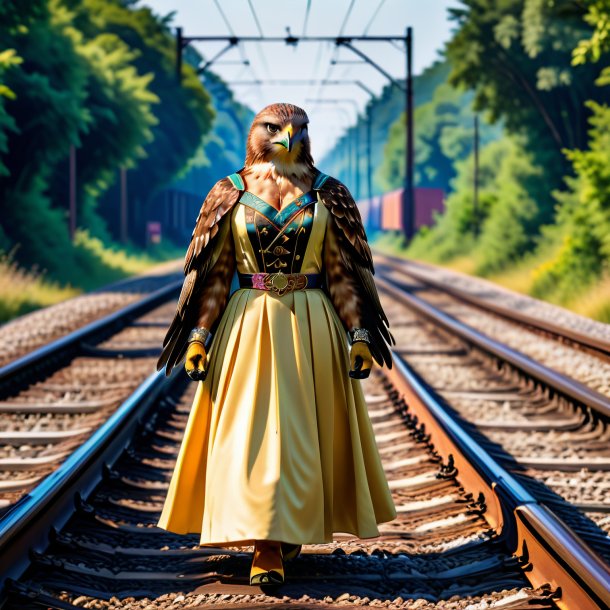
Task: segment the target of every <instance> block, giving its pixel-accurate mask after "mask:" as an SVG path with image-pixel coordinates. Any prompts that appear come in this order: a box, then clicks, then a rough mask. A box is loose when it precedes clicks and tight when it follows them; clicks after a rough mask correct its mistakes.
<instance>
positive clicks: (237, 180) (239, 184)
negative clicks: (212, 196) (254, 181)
mask: <svg viewBox="0 0 610 610" xmlns="http://www.w3.org/2000/svg"><path fill="white" fill-rule="evenodd" d="M227 178H228V179H229V180H230V181H231V182H232V183H233V186H234V187H235V188H236V189H237V190H238V191H243V190H244V189H245V188H246V185H245V184H244V181H243V178H242V177H241V176H240V175H239V174H238V173H235V174H231V175H230V176H227Z"/></svg>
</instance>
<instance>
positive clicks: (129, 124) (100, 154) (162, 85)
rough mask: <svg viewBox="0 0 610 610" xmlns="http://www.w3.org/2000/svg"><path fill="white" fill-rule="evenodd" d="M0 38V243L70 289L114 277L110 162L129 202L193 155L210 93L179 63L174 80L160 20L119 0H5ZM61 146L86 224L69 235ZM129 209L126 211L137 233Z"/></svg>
mask: <svg viewBox="0 0 610 610" xmlns="http://www.w3.org/2000/svg"><path fill="white" fill-rule="evenodd" d="M0 39H1V40H2V44H3V47H2V48H0V218H1V220H0V248H1V249H2V250H4V251H9V250H11V251H13V252H14V253H15V256H16V257H17V262H18V263H19V264H21V265H23V266H25V267H32V266H33V265H38V266H39V267H42V268H43V270H44V272H45V273H46V274H47V275H48V276H50V277H52V278H54V279H55V280H57V281H60V282H64V283H74V284H77V285H78V286H80V287H82V288H88V287H91V286H93V285H97V283H98V282H99V281H101V280H105V281H108V280H110V279H114V278H116V277H118V276H120V277H122V276H124V275H125V273H126V271H127V270H129V269H133V268H134V267H130V266H129V265H127V266H125V265H123V266H122V267H121V266H120V265H119V267H120V268H119V267H117V266H116V264H115V263H116V259H117V257H119V258H120V256H124V255H125V250H124V248H123V249H122V250H121V252H122V253H123V254H121V253H120V252H119V251H117V253H116V256H108V252H109V251H110V250H113V249H114V248H113V246H112V245H110V244H109V241H110V234H109V233H108V231H106V229H105V226H104V224H103V222H101V220H100V213H101V214H102V215H105V212H106V209H105V205H106V203H107V201H106V200H105V198H104V195H105V193H107V192H108V189H109V187H110V186H111V185H112V183H113V182H114V181H115V178H116V175H117V173H118V169H119V168H121V167H126V168H130V184H129V188H130V197H131V200H132V201H140V202H141V204H143V205H145V204H146V203H147V201H148V200H149V199H150V197H151V195H152V194H153V193H154V192H155V191H156V190H158V189H159V188H162V187H163V186H164V185H166V184H168V183H169V182H170V181H171V180H173V179H174V178H175V177H176V176H177V175H179V174H180V173H181V172H182V171H183V168H185V166H188V165H189V161H190V159H191V158H192V157H194V156H195V155H196V153H198V152H199V153H201V145H202V141H203V138H204V137H205V136H206V134H207V133H208V132H209V130H210V126H211V122H212V118H213V110H212V108H211V104H210V96H209V95H208V93H207V92H206V90H205V88H204V87H203V86H202V84H201V82H200V81H199V79H198V78H197V75H196V73H195V71H194V69H193V68H192V67H191V66H189V65H188V64H185V65H184V68H183V75H182V76H183V79H182V84H179V83H178V82H177V80H176V78H175V73H174V53H175V41H174V39H173V36H172V35H171V33H170V31H169V29H168V20H167V19H163V18H159V17H157V16H155V15H154V14H153V13H152V12H151V10H150V9H148V8H136V7H135V3H133V2H130V1H126V0H29V1H28V2H21V1H18V0H5V1H4V2H3V3H1V4H0ZM71 146H74V147H75V149H76V162H77V189H78V192H77V203H78V209H77V221H78V224H79V226H80V227H84V228H88V229H89V230H90V231H91V232H92V234H89V233H82V232H79V233H78V235H81V236H82V235H84V234H86V235H87V239H86V240H84V241H83V240H82V239H80V240H79V239H78V238H77V239H76V241H75V243H72V242H71V240H70V237H69V235H68V230H67V224H68V223H67V220H68V219H67V213H66V212H67V204H68V198H69V196H68V195H69V193H68V190H69V188H68V187H69V185H68V173H69V172H68V159H69V153H70V148H71ZM100 201H101V208H100ZM137 212H138V210H137V209H136V210H131V213H130V220H131V222H132V229H134V233H135V232H136V231H137V233H138V234H140V233H143V231H142V230H141V225H142V224H143V220H142V214H139V213H137ZM106 218H107V219H110V220H114V218H112V215H111V214H109V215H106ZM96 238H97V239H98V240H99V238H102V239H103V242H101V241H95V240H96ZM166 253H167V252H166ZM41 261H43V262H42V264H40V263H41Z"/></svg>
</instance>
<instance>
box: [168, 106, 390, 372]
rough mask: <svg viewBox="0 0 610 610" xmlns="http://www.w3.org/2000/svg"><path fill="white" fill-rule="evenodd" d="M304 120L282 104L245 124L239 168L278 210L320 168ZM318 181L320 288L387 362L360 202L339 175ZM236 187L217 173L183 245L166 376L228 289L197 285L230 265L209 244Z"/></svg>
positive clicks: (381, 361) (235, 197) (380, 361)
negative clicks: (322, 217)
mask: <svg viewBox="0 0 610 610" xmlns="http://www.w3.org/2000/svg"><path fill="white" fill-rule="evenodd" d="M308 123H309V120H308V118H307V114H306V113H305V111H304V110H302V109H301V108H299V107H297V106H294V105H292V104H287V103H280V104H273V105H270V106H267V107H266V108H264V109H263V110H261V111H260V112H259V113H258V114H257V115H256V117H255V118H254V121H253V123H252V126H251V128H250V131H249V134H248V140H247V148H246V159H245V164H244V167H242V168H241V169H240V170H239V171H238V172H237V173H238V174H239V175H240V176H241V177H242V178H243V179H244V181H245V182H246V183H247V185H248V190H249V191H250V192H254V193H255V194H256V195H258V196H260V197H261V198H262V199H264V200H265V201H267V202H270V203H271V205H274V207H276V208H277V209H281V207H282V202H283V201H284V199H286V200H287V201H291V200H292V199H294V198H295V197H297V196H299V195H301V194H302V193H306V192H309V191H310V190H311V189H312V186H313V185H314V184H315V182H316V178H317V177H318V176H319V174H321V172H320V171H319V170H318V169H317V168H316V167H315V165H314V162H313V158H312V156H311V150H310V140H309V134H308ZM318 182H319V183H320V184H319V186H318V188H316V189H315V190H317V191H318V195H319V198H320V201H322V203H323V204H324V206H325V207H326V208H327V209H328V210H329V212H330V216H331V218H332V222H330V226H329V228H330V233H329V232H328V231H327V236H326V240H327V242H328V243H327V245H326V246H325V247H326V249H327V255H326V257H325V261H326V264H325V269H324V273H325V281H324V286H323V289H324V290H325V291H326V292H327V294H328V295H329V297H330V300H331V302H332V304H333V306H334V308H335V310H336V311H337V314H338V316H339V318H340V319H341V321H342V323H343V325H344V327H345V328H346V330H350V329H352V328H366V329H367V330H368V332H369V336H370V344H369V348H368V349H370V352H369V358H370V357H371V356H372V358H374V359H375V361H376V362H377V363H378V364H379V365H383V364H385V365H386V366H388V367H391V366H392V358H391V354H390V349H389V345H391V344H393V343H394V338H393V337H392V335H391V333H390V332H389V330H388V327H389V322H388V319H387V317H386V315H385V313H384V311H383V308H382V306H381V303H380V301H379V296H378V294H377V289H376V286H375V283H374V280H373V275H374V273H375V270H374V266H373V259H372V256H371V251H370V248H369V245H368V243H367V237H366V234H365V231H364V227H363V225H362V220H361V217H360V213H359V211H358V207H357V206H356V203H355V201H354V199H353V197H352V196H351V194H350V192H349V190H348V189H347V187H346V186H345V185H344V184H343V183H341V182H340V181H339V180H336V179H335V178H332V177H327V179H326V180H325V181H318ZM242 192H243V191H241V190H239V189H237V188H236V186H235V185H234V182H233V181H231V180H230V179H229V178H223V179H222V180H219V181H218V182H217V183H216V184H215V185H214V187H213V188H212V189H211V191H210V192H209V194H208V195H207V197H206V198H205V201H204V202H203V205H202V206H201V210H200V212H199V215H198V217H197V221H196V223H195V228H194V230H193V234H192V236H191V241H190V244H189V247H188V250H187V252H186V257H185V261H184V274H185V280H184V284H183V287H182V291H181V294H180V297H179V300H178V306H177V308H176V313H175V316H174V319H173V321H172V323H171V325H170V327H169V329H168V331H167V334H166V336H165V339H164V341H163V350H162V353H161V356H160V357H159V360H158V363H157V370H161V369H162V368H163V367H165V369H166V375H169V374H170V373H171V371H172V369H173V368H174V367H175V366H176V365H177V364H178V363H179V362H180V361H181V360H182V358H183V357H184V356H185V353H186V350H187V347H188V336H189V333H190V331H191V329H192V328H194V327H196V326H198V322H199V320H200V319H201V316H202V312H205V313H206V314H207V315H208V316H209V319H210V320H214V319H216V318H217V317H218V314H219V313H220V312H221V311H222V309H223V307H224V306H225V304H226V298H227V297H226V295H221V294H218V295H217V298H216V297H215V295H214V294H210V292H209V291H208V292H207V294H206V295H205V298H204V297H203V292H204V287H206V284H208V283H209V282H210V281H211V278H212V275H213V274H214V273H216V274H218V275H221V276H222V274H223V273H224V274H225V275H226V274H227V273H228V271H227V270H231V271H232V269H233V267H232V266H231V265H229V261H224V262H226V264H223V259H222V256H223V253H222V252H218V249H216V248H215V247H214V246H215V242H216V240H217V239H218V235H219V232H220V231H219V229H220V228H221V224H222V223H221V219H222V218H223V217H224V216H225V214H227V212H229V211H230V210H231V209H232V208H233V206H235V204H236V203H237V202H238V201H239V199H240V196H241V194H242ZM224 279H225V280H226V277H225V278H224ZM229 280H230V278H229ZM355 345H357V344H356V343H355V344H354V346H355ZM365 349H366V348H365ZM365 359H366V358H365ZM352 364H353V363H352ZM369 368H370V364H369Z"/></svg>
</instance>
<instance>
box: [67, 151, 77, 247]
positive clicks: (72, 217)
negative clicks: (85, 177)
mask: <svg viewBox="0 0 610 610" xmlns="http://www.w3.org/2000/svg"><path fill="white" fill-rule="evenodd" d="M69 172H70V208H69V224H68V232H69V235H70V239H71V240H72V241H74V234H75V233H76V147H75V146H74V144H70V170H69Z"/></svg>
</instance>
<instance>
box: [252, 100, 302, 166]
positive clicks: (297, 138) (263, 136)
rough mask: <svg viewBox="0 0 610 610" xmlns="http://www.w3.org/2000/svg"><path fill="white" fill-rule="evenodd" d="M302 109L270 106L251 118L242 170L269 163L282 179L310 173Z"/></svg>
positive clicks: (287, 106)
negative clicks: (244, 162)
mask: <svg viewBox="0 0 610 610" xmlns="http://www.w3.org/2000/svg"><path fill="white" fill-rule="evenodd" d="M308 123H309V119H308V118H307V114H306V113H305V111H304V110H303V109H302V108H299V107H298V106H294V105H292V104H271V106H267V107H266V108H263V109H262V110H261V111H260V112H259V113H258V114H257V115H256V116H255V117H254V121H253V122H252V126H251V127H250V133H249V134H248V142H247V145H246V167H247V166H250V165H254V164H256V163H271V164H272V165H273V166H274V167H275V168H276V169H277V171H278V173H280V174H283V175H288V174H302V173H306V172H309V171H311V169H312V168H313V159H312V157H311V150H310V143H309V134H308V133H307V124H308Z"/></svg>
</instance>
